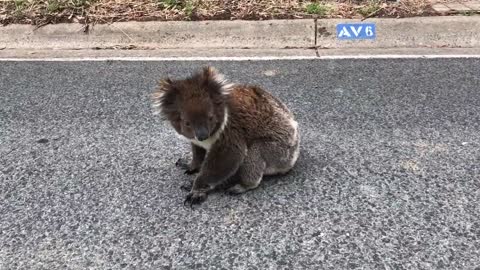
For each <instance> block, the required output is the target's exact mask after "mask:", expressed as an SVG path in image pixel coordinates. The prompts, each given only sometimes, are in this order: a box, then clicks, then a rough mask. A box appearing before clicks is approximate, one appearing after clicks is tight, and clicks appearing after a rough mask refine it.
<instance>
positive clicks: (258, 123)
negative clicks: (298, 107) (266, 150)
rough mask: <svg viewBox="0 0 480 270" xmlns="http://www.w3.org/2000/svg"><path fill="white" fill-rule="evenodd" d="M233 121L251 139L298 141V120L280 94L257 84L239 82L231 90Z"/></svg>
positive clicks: (234, 126) (231, 117)
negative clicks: (282, 100)
mask: <svg viewBox="0 0 480 270" xmlns="http://www.w3.org/2000/svg"><path fill="white" fill-rule="evenodd" d="M229 109H230V112H229V115H230V116H229V122H230V123H231V128H233V129H235V130H236V132H242V135H243V137H244V138H245V139H246V140H247V143H249V144H250V143H252V142H254V141H263V142H267V141H271V142H279V143H284V144H286V145H290V146H291V145H294V144H295V143H296V141H295V140H296V137H297V134H296V133H297V126H298V124H297V122H296V121H295V119H294V116H293V114H292V113H291V111H290V110H289V109H288V108H287V107H286V105H285V104H284V103H283V102H281V101H280V100H279V99H278V98H276V97H275V96H273V95H272V94H270V93H269V92H267V91H265V90H263V89H261V88H259V87H256V86H245V85H238V86H235V87H234V88H233V89H232V91H231V93H230V100H229Z"/></svg>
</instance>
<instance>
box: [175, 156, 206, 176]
mask: <svg viewBox="0 0 480 270" xmlns="http://www.w3.org/2000/svg"><path fill="white" fill-rule="evenodd" d="M175 166H177V167H179V168H181V169H184V170H185V172H184V174H188V175H191V174H195V173H198V172H199V171H200V170H199V169H198V168H195V169H191V168H190V165H188V163H187V162H186V161H185V160H184V159H182V158H179V159H178V160H177V161H176V162H175Z"/></svg>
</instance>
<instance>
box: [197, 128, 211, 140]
mask: <svg viewBox="0 0 480 270" xmlns="http://www.w3.org/2000/svg"><path fill="white" fill-rule="evenodd" d="M195 137H197V140H199V141H204V140H206V139H207V138H208V129H206V128H204V127H199V128H196V129H195Z"/></svg>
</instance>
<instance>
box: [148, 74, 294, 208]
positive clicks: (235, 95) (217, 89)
mask: <svg viewBox="0 0 480 270" xmlns="http://www.w3.org/2000/svg"><path fill="white" fill-rule="evenodd" d="M152 99H153V106H154V108H155V109H156V112H157V114H160V115H161V116H162V117H163V119H165V120H167V121H168V122H169V123H170V125H171V127H172V128H173V129H174V130H175V132H176V134H177V135H179V137H181V138H183V139H184V140H186V141H187V142H189V143H190V145H191V149H192V159H191V161H190V162H189V164H187V163H185V162H182V161H181V159H180V160H179V161H177V165H178V166H180V167H183V168H185V169H186V171H185V173H187V174H197V176H196V178H195V179H194V181H193V183H191V184H190V185H186V186H183V188H187V189H188V190H189V193H188V195H187V196H186V199H185V201H184V204H187V203H189V204H190V206H192V205H193V204H200V203H202V202H203V201H205V200H206V199H207V196H208V194H209V192H210V191H212V190H214V189H215V188H217V187H219V186H221V185H222V184H224V183H226V182H227V180H229V179H235V181H234V183H233V184H232V185H231V186H230V187H229V188H228V192H229V193H233V194H241V193H244V192H246V191H248V190H252V189H255V188H256V187H258V185H259V184H260V182H261V181H262V178H263V176H264V175H277V174H285V173H287V172H289V171H290V170H291V169H292V168H293V167H294V165H295V163H296V162H297V159H298V157H299V154H300V134H299V128H298V123H297V121H296V120H295V117H294V115H293V114H292V112H291V111H290V110H289V109H288V108H287V106H286V105H285V104H284V103H282V102H281V101H280V100H279V99H278V98H276V97H275V96H273V95H272V94H270V93H269V92H267V91H266V90H263V89H262V88H260V87H258V86H254V85H246V84H233V83H228V82H227V80H225V79H224V76H223V75H222V74H220V73H219V72H218V71H217V70H216V69H215V68H214V67H211V66H206V67H203V68H202V69H201V70H199V71H197V72H196V73H194V74H192V75H190V77H187V78H182V79H178V80H172V79H171V78H168V77H167V78H164V79H162V80H161V81H160V83H159V87H158V88H156V89H155V91H154V92H153V95H152Z"/></svg>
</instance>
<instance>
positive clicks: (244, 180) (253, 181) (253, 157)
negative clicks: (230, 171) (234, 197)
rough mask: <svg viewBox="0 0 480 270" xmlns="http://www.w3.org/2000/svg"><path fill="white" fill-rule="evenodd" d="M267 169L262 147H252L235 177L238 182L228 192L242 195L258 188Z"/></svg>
mask: <svg viewBox="0 0 480 270" xmlns="http://www.w3.org/2000/svg"><path fill="white" fill-rule="evenodd" d="M265 167H266V163H265V161H264V160H263V158H262V153H261V146H260V145H252V147H250V149H248V152H247V156H246V157H245V159H244V161H243V163H242V165H241V166H240V168H239V169H238V171H237V173H236V175H235V179H237V181H238V182H237V183H236V184H235V185H234V186H232V187H230V188H229V189H228V192H229V193H231V194H240V193H244V192H246V191H248V190H251V189H254V188H256V187H258V185H259V184H260V182H261V181H262V177H263V172H264V171H265Z"/></svg>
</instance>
